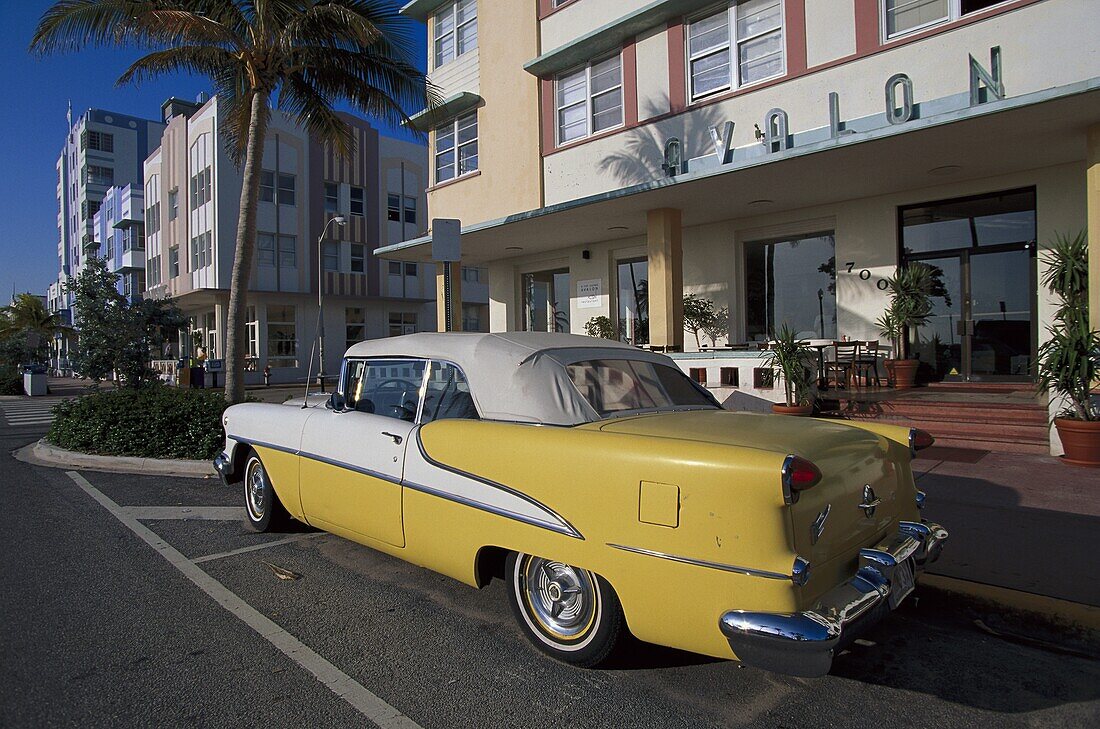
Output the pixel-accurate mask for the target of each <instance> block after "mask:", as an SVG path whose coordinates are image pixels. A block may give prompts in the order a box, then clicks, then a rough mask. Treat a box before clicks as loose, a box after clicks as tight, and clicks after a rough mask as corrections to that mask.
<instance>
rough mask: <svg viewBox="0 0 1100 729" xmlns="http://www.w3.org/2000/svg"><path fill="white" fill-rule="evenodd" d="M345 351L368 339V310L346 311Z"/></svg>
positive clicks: (360, 308)
mask: <svg viewBox="0 0 1100 729" xmlns="http://www.w3.org/2000/svg"><path fill="white" fill-rule="evenodd" d="M344 332H345V335H344V349H345V350H347V349H350V348H351V345H353V344H358V343H359V342H362V341H364V340H365V339H366V338H367V310H366V309H364V308H362V307H354V308H347V309H344Z"/></svg>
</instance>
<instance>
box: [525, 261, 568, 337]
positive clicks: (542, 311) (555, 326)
mask: <svg viewBox="0 0 1100 729" xmlns="http://www.w3.org/2000/svg"><path fill="white" fill-rule="evenodd" d="M523 313H524V315H523V324H524V326H523V328H524V330H526V331H529V332H568V331H569V270H568V269H565V270H559V271H539V272H537V273H525V274H524V275H523Z"/></svg>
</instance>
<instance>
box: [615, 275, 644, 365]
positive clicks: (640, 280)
mask: <svg viewBox="0 0 1100 729" xmlns="http://www.w3.org/2000/svg"><path fill="white" fill-rule="evenodd" d="M616 268H617V274H618V278H619V287H618V299H619V324H618V327H619V331H618V334H619V339H620V340H622V341H624V342H628V343H630V344H634V345H642V344H649V261H648V260H647V259H645V258H638V259H635V260H630V261H620V262H619V264H618V266H617V267H616Z"/></svg>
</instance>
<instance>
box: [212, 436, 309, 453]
mask: <svg viewBox="0 0 1100 729" xmlns="http://www.w3.org/2000/svg"><path fill="white" fill-rule="evenodd" d="M229 437H230V438H232V439H233V440H235V441H237V442H238V443H247V444H248V445H254V446H259V447H260V448H270V449H271V450H273V451H280V452H282V453H289V454H291V455H292V456H297V455H300V454H301V451H300V450H298V449H297V448H290V447H288V446H281V445H275V444H274V443H266V442H264V441H262V440H254V439H252V438H242V437H241V436H239V435H231V436H229Z"/></svg>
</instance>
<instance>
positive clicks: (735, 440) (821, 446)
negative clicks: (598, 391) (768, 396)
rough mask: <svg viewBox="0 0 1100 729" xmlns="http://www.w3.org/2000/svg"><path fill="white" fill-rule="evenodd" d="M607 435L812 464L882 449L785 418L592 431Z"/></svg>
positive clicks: (666, 418) (680, 420) (691, 416)
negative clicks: (734, 449)
mask: <svg viewBox="0 0 1100 729" xmlns="http://www.w3.org/2000/svg"><path fill="white" fill-rule="evenodd" d="M586 427H595V428H598V429H599V430H601V431H603V432H607V433H623V434H629V435H643V436H651V437H654V438H673V439H677V440H690V441H701V442H705V443H714V444H718V445H731V446H740V447H743V448H757V449H760V450H767V451H773V452H775V453H781V454H787V453H793V454H795V455H798V456H802V457H804V458H809V459H811V460H813V459H814V457H815V456H817V457H820V456H821V455H823V454H836V453H838V452H845V451H847V452H851V450H852V449H853V448H855V449H861V448H865V447H871V448H876V449H880V448H882V447H883V440H882V438H881V437H880V436H878V435H876V434H874V433H871V432H869V431H866V430H862V429H860V428H853V427H851V426H849V425H846V424H844V423H843V422H841V421H835V420H822V419H819V418H799V417H792V416H789V415H767V414H763V413H738V412H730V411H728V410H688V411H680V412H671V413H649V414H645V415H639V416H636V417H621V418H613V419H611V420H601V421H599V422H598V423H593V424H592V425H590V426H586Z"/></svg>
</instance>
